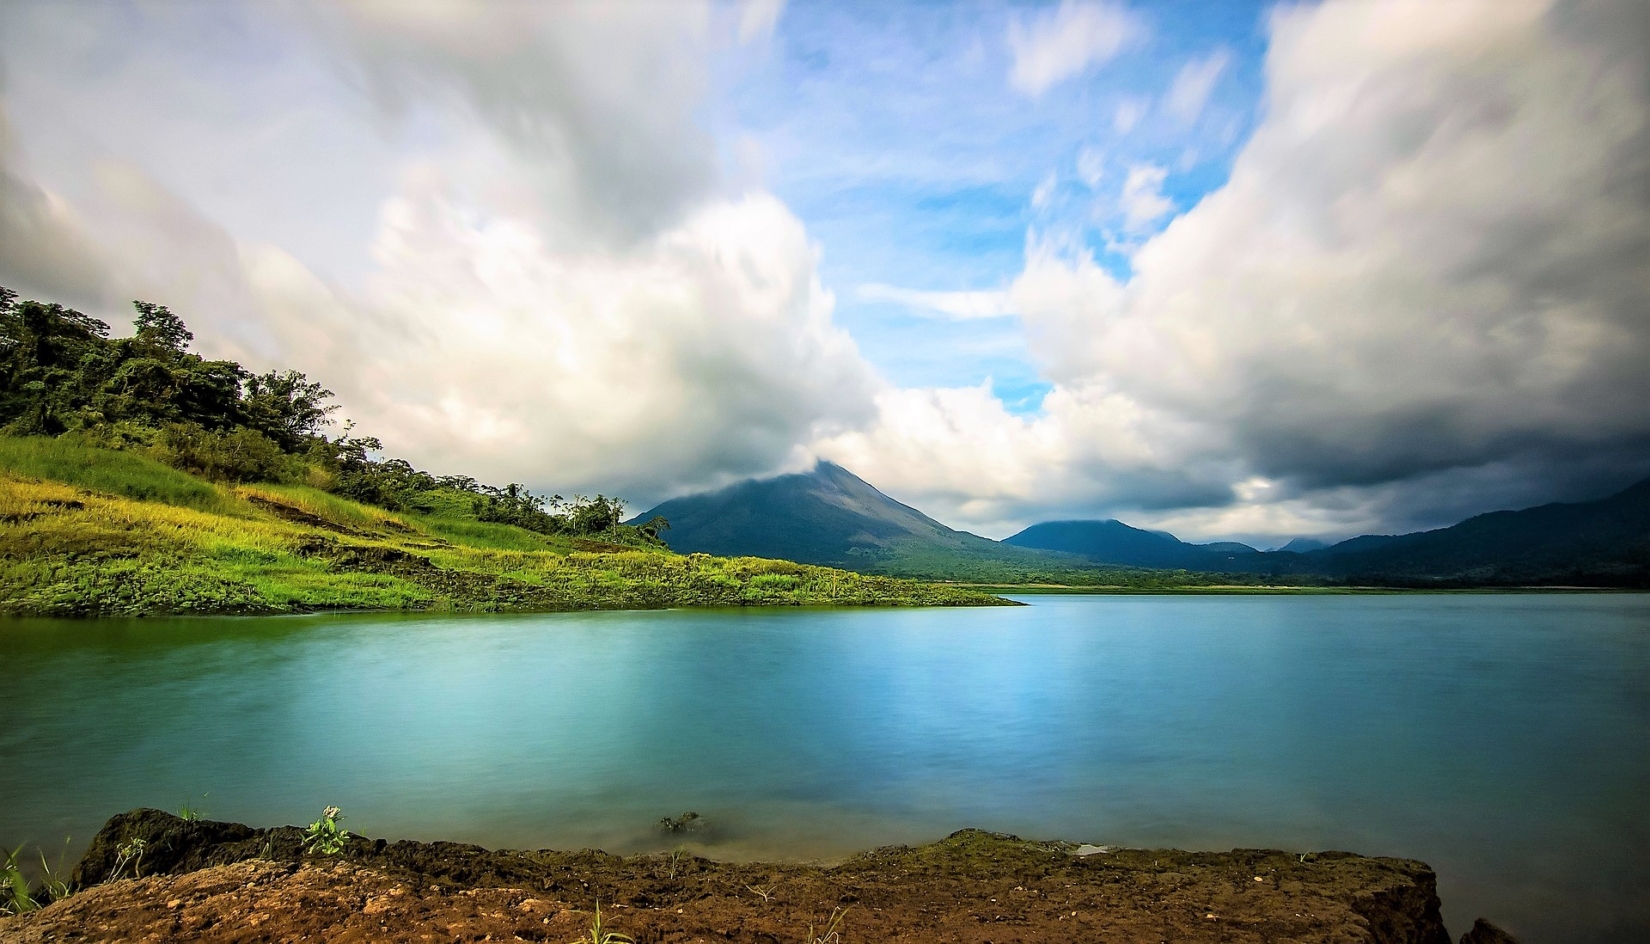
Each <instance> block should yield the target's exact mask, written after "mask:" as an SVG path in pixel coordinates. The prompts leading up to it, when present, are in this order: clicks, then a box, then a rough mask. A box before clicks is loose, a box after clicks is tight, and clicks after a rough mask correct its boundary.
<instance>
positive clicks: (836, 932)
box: [808, 908, 848, 944]
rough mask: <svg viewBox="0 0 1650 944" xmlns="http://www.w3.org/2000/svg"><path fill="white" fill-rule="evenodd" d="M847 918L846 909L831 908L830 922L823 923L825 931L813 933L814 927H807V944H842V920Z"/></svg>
mask: <svg viewBox="0 0 1650 944" xmlns="http://www.w3.org/2000/svg"><path fill="white" fill-rule="evenodd" d="M846 917H848V909H847V908H832V909H831V920H829V921H827V922H825V930H823V931H820V932H819V933H817V934H816V933H814V926H813V925H811V924H810V925H808V944H842V919H843V918H846Z"/></svg>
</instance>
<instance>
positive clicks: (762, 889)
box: [745, 885, 779, 905]
mask: <svg viewBox="0 0 1650 944" xmlns="http://www.w3.org/2000/svg"><path fill="white" fill-rule="evenodd" d="M745 887H746V888H748V889H750V890H751V894H753V895H755V896H756V897H758V898H760V899H762V904H764V905H765V904H767V903H768V899H770V898H772V897H773V890H774V889H776V888H778V887H779V886H778V885H746V886H745Z"/></svg>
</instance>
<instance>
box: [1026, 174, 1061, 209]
mask: <svg viewBox="0 0 1650 944" xmlns="http://www.w3.org/2000/svg"><path fill="white" fill-rule="evenodd" d="M1059 183H1060V179H1059V177H1058V176H1057V175H1056V174H1055V173H1054V171H1049V172H1048V175H1047V176H1045V177H1044V178H1043V179H1042V181H1041V182H1040V183H1038V184H1037V186H1036V188H1035V189H1033V190H1032V191H1031V206H1032V207H1033V208H1034V209H1038V210H1040V209H1042V208H1044V207H1046V206H1048V204H1049V201H1050V200H1052V199H1054V188H1055V187H1056V186H1058V185H1059Z"/></svg>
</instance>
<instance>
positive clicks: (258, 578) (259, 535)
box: [0, 437, 1006, 616]
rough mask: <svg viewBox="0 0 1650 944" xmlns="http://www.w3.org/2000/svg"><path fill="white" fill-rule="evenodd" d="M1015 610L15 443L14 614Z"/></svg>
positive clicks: (5, 547)
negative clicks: (942, 607) (209, 478)
mask: <svg viewBox="0 0 1650 944" xmlns="http://www.w3.org/2000/svg"><path fill="white" fill-rule="evenodd" d="M1004 602H1006V601H1002V600H999V599H997V598H996V597H994V596H992V595H990V594H988V593H985V592H982V591H980V590H977V589H973V588H966V587H958V586H948V585H943V584H933V583H923V582H919V581H913V580H903V579H896V578H890V577H879V576H869V575H864V574H856V573H851V572H848V571H841V570H834V569H831V568H826V567H814V566H809V565H803V564H794V563H790V562H787V561H774V560H764V559H760V558H717V557H711V556H709V555H704V554H692V555H687V556H682V555H677V554H674V553H672V552H670V551H668V550H664V549H639V548H634V547H624V546H620V545H614V544H606V543H604V542H601V541H597V540H590V539H585V538H571V537H565V536H554V537H552V536H546V535H542V534H537V533H535V532H532V531H527V530H524V529H521V528H517V527H514V526H511V525H503V524H492V523H487V522H482V521H477V520H476V519H475V518H474V516H473V515H472V514H471V513H470V507H469V502H468V501H467V500H466V499H465V498H464V497H463V496H460V495H458V494H456V493H455V494H452V495H441V494H438V495H437V496H436V498H435V500H434V501H432V502H431V503H430V508H429V510H425V511H419V512H390V511H386V510H384V509H381V508H374V507H371V506H367V505H362V504H359V503H356V502H352V501H348V500H346V499H342V498H339V497H338V496H336V495H331V494H328V493H326V492H323V491H320V490H318V489H315V488H310V487H307V486H301V485H274V484H256V485H242V486H231V485H223V484H217V483H213V482H208V481H206V480H204V479H201V478H197V477H195V476H191V475H188V474H186V473H183V472H179V471H177V470H175V469H172V468H170V467H168V466H166V465H163V464H162V463H159V462H156V461H154V460H152V459H149V458H147V457H144V456H141V455H136V454H133V453H130V452H121V451H116V450H109V449H102V448H98V447H94V446H89V445H85V444H80V443H74V442H69V441H64V440H54V439H45V438H35V437H26V438H23V437H0V614H11V615H25V614H26V615H54V616H113V615H123V616H134V615H147V614H163V613H202V614H205V613H290V612H304V611H313V610H323V609H391V610H403V609H404V610H435V611H502V610H581V609H653V608H663V607H677V606H751V605H791V606H796V605H845V606H928V605H945V606H954V605H990V604H999V603H1004Z"/></svg>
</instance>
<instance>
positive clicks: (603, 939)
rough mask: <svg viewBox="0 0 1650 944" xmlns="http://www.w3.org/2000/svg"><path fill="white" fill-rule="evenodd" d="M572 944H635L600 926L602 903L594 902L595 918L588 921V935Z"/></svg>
mask: <svg viewBox="0 0 1650 944" xmlns="http://www.w3.org/2000/svg"><path fill="white" fill-rule="evenodd" d="M573 944H636V939H635V938H632V937H630V936H629V935H625V934H620V933H618V932H617V931H610V930H608V929H607V928H606V927H604V926H603V925H602V903H601V902H600V901H598V902H596V916H595V917H593V918H591V919H590V933H589V934H588V935H586V936H585V937H581V938H579V939H578V940H577V941H574V942H573Z"/></svg>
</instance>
